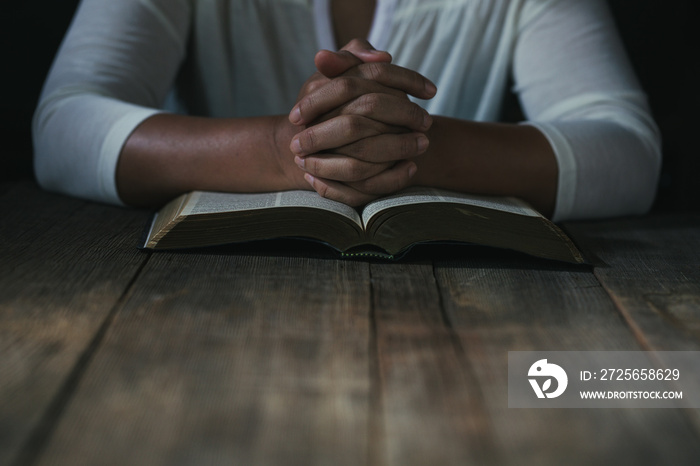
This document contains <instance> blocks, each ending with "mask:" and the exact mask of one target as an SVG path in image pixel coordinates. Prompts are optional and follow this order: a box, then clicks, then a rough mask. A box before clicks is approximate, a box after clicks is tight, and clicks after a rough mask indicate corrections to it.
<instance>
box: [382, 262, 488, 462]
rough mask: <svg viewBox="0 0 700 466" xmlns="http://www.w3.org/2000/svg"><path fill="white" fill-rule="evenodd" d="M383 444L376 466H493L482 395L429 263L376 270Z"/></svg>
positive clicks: (389, 265)
mask: <svg viewBox="0 0 700 466" xmlns="http://www.w3.org/2000/svg"><path fill="white" fill-rule="evenodd" d="M372 288H373V303H374V314H375V320H376V340H377V359H378V371H379V374H378V376H377V377H378V379H379V380H380V397H381V412H382V418H381V422H380V424H379V426H378V429H377V434H376V437H377V438H378V440H381V443H380V445H384V446H383V447H382V448H381V450H380V451H377V452H375V453H376V456H375V461H376V463H377V464H382V463H386V464H390V465H423V464H441V465H445V464H448V465H449V464H495V463H496V462H497V461H496V460H497V458H498V456H499V454H498V452H497V451H496V450H495V447H494V445H493V439H492V433H491V426H490V421H489V419H488V416H487V415H486V412H485V411H484V409H483V398H482V393H481V388H480V387H479V385H478V383H477V381H476V380H475V378H474V376H473V373H472V371H471V368H470V366H469V364H467V363H466V361H465V360H464V358H463V354H462V352H461V348H460V347H459V344H458V342H457V341H456V340H455V338H454V337H455V335H454V333H453V331H452V330H451V329H450V328H449V327H448V326H446V325H445V321H444V317H443V315H442V309H441V303H440V301H441V299H440V293H439V290H438V287H437V284H436V282H435V278H434V276H433V267H432V265H431V264H429V263H428V264H373V265H372Z"/></svg>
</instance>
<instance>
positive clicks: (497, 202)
mask: <svg viewBox="0 0 700 466" xmlns="http://www.w3.org/2000/svg"><path fill="white" fill-rule="evenodd" d="M429 202H451V203H456V204H464V205H472V206H477V207H483V208H486V209H493V210H500V211H503V212H510V213H513V214H518V215H525V216H528V217H541V215H540V214H539V213H538V212H537V211H536V210H534V209H533V208H532V207H530V206H529V205H528V204H527V203H526V202H524V201H521V200H520V199H516V198H514V197H492V196H479V195H476V194H464V193H457V192H453V191H445V190H441V189H434V188H424V187H420V186H418V187H413V188H409V189H406V190H404V191H401V192H399V193H397V194H394V195H392V196H389V197H385V198H383V199H379V200H377V201H373V202H370V203H369V204H367V206H365V209H364V210H363V211H362V221H363V222H364V224H365V225H368V224H369V220H370V219H371V218H372V217H373V216H374V215H376V214H377V213H379V212H381V211H383V210H385V209H388V208H391V207H396V206H401V205H410V204H425V203H429Z"/></svg>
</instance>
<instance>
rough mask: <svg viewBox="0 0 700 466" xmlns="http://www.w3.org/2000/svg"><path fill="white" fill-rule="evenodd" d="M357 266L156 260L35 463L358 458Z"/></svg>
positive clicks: (361, 398)
mask: <svg viewBox="0 0 700 466" xmlns="http://www.w3.org/2000/svg"><path fill="white" fill-rule="evenodd" d="M369 338H370V322H369V271H368V267H367V264H364V263H360V262H339V261H335V260H327V259H324V258H313V257H293V256H292V257H279V256H277V257H274V256H272V257H265V256H263V255H248V256H246V255H238V254H231V253H226V254H221V253H219V252H217V251H216V250H214V251H209V252H203V253H197V254H187V253H157V254H154V255H153V257H152V259H151V260H150V261H149V263H148V265H147V266H146V268H145V269H144V271H143V273H142V275H141V276H140V278H139V280H138V282H137V283H136V284H135V285H134V287H133V289H132V291H131V293H130V295H129V297H128V299H127V300H126V302H125V303H124V306H123V308H121V309H120V310H119V312H118V314H117V315H116V317H115V320H114V323H113V326H112V327H111V328H110V331H109V332H108V334H107V335H106V337H105V340H104V343H103V344H102V345H101V347H100V348H99V351H98V352H97V353H96V355H95V357H94V360H93V364H92V365H91V367H90V368H89V370H88V371H87V372H86V374H85V377H84V378H83V380H82V381H81V383H80V385H79V387H78V389H77V391H76V395H75V397H74V399H73V400H72V402H71V405H70V406H69V408H68V409H67V411H66V413H65V416H64V418H63V419H62V422H61V423H60V424H59V426H58V428H57V430H56V432H55V435H54V436H53V437H52V439H51V442H50V444H49V445H48V446H47V449H46V451H45V453H44V455H43V456H42V458H41V461H40V464H44V463H51V464H69V465H73V464H96V463H99V464H107V465H109V464H115V465H123V464H130V465H138V464H145V465H153V464H173V463H177V464H227V465H228V464H250V465H253V464H264V465H268V464H289V465H295V464H299V465H313V464H334V465H343V464H348V465H356V464H362V463H364V462H365V461H366V459H367V455H368V453H367V436H366V431H367V426H368V422H369V419H368V413H369V405H370V395H371V384H370V378H369V370H368V367H369V361H368V352H369Z"/></svg>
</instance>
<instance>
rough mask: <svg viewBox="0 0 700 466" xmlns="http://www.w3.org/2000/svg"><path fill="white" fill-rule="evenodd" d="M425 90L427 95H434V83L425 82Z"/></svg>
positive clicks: (435, 89)
mask: <svg viewBox="0 0 700 466" xmlns="http://www.w3.org/2000/svg"><path fill="white" fill-rule="evenodd" d="M425 92H427V93H428V94H429V95H435V94H436V93H437V87H436V86H435V84H433V83H431V82H430V81H426V82H425Z"/></svg>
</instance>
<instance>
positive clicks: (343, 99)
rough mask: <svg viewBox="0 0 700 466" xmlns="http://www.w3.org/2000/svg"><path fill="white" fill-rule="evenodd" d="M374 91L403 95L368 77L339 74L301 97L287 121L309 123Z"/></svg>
mask: <svg viewBox="0 0 700 466" xmlns="http://www.w3.org/2000/svg"><path fill="white" fill-rule="evenodd" d="M374 93H384V94H391V95H394V96H396V97H400V98H401V97H405V93H404V92H402V91H399V90H396V89H392V88H388V87H386V86H384V85H382V84H380V83H377V82H374V81H371V80H368V79H362V78H358V77H351V76H341V77H338V78H334V79H332V80H330V82H328V83H327V84H325V85H324V86H322V87H320V88H318V89H316V90H314V91H313V92H311V93H309V94H307V95H305V96H304V97H302V98H301V99H300V100H299V101H298V102H297V104H296V105H295V106H294V108H292V111H291V112H290V113H289V121H291V122H292V123H293V124H295V125H305V124H309V123H311V122H312V121H314V120H315V119H317V118H318V117H320V116H321V115H323V114H324V113H328V112H330V111H332V110H335V109H337V108H338V107H340V106H342V105H345V104H347V103H348V102H350V101H352V100H354V99H356V98H358V97H360V96H362V95H364V94H374Z"/></svg>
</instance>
